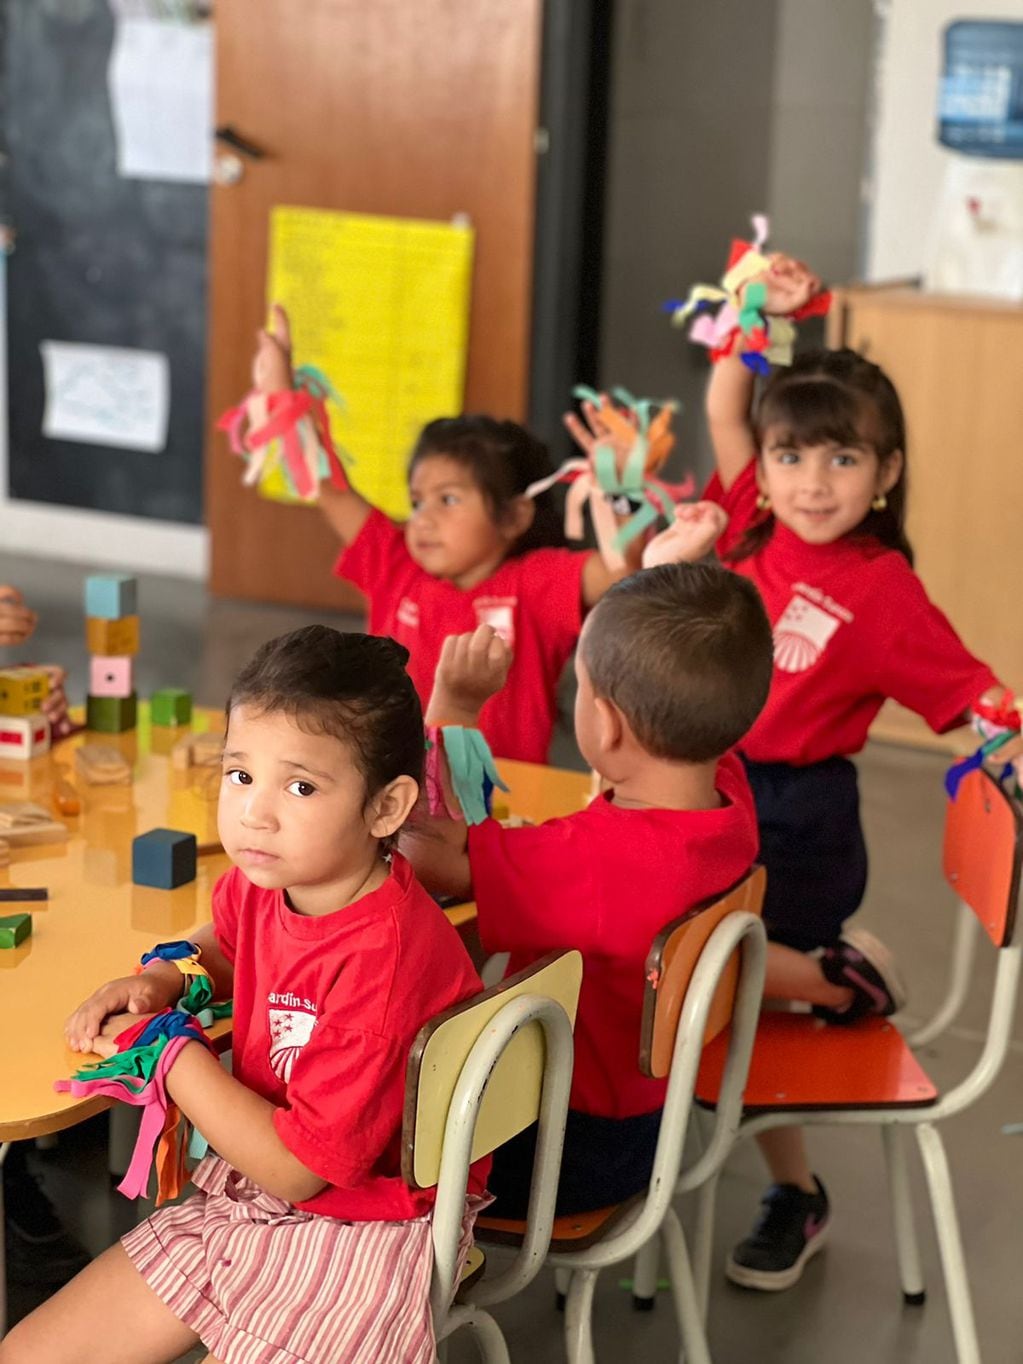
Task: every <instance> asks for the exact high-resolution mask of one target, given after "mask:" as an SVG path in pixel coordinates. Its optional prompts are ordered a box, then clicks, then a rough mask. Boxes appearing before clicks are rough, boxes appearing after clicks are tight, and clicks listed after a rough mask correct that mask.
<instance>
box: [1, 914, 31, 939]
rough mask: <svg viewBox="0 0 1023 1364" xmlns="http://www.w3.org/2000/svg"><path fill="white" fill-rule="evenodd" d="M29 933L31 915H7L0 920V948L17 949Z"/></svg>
mask: <svg viewBox="0 0 1023 1364" xmlns="http://www.w3.org/2000/svg"><path fill="white" fill-rule="evenodd" d="M31 932H32V915H31V914H8V915H6V916H5V917H4V918H2V919H0V947H17V945H18V943H20V942H24V941H25V939H26V938H27V937H28V936H29V934H30V933H31Z"/></svg>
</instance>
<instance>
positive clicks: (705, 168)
mask: <svg viewBox="0 0 1023 1364" xmlns="http://www.w3.org/2000/svg"><path fill="white" fill-rule="evenodd" d="M615 29H616V31H615V35H614V59H613V70H612V87H611V117H610V149H609V158H608V185H607V208H606V217H605V233H606V237H605V256H604V318H603V326H602V346H601V354H600V365H599V375H598V376H587V377H588V378H593V377H597V378H598V379H599V381H600V382H601V383H602V384H612V383H623V384H625V385H626V386H627V387H629V388H631V389H633V391H635V392H638V393H640V394H643V395H653V394H656V395H657V396H669V395H670V396H677V397H680V398H681V399H682V401H683V403H684V404H685V414H684V415H683V417H682V419H681V421H680V422H679V423H678V424H677V429H678V430H679V432H680V444H681V446H682V448H683V455H682V456H681V458H680V459H679V463H680V465H681V464H683V463H684V464H685V465H686V466H687V467H696V468H697V469H698V470H699V471H700V472H701V473H704V472H706V470H707V469H708V467H709V454H708V449H707V442H706V435H705V432H704V429H703V422H702V413H701V406H702V394H703V387H704V383H705V380H706V372H707V361H706V356H705V354H704V353H703V352H701V351H700V350H699V348H697V347H695V346H692V345H691V344H690V343H689V342H688V341H687V340H686V339H685V337H684V335H683V334H682V333H681V332H678V331H673V330H672V329H671V327H670V326H669V325H668V321H667V318H666V317H665V315H664V312H663V311H662V304H663V302H664V301H665V300H667V299H669V298H673V297H679V296H682V295H684V294H685V292H686V290H687V289H688V286H689V285H690V284H691V283H693V282H695V281H698V280H716V279H717V278H718V277H719V276H720V274H721V270H722V267H723V263H724V256H725V253H726V250H727V244H728V241H729V239H730V238H731V237H732V236H738V235H742V234H744V233H746V232H747V231H748V230H749V219H750V214H751V213H753V212H755V211H757V210H764V209H766V210H767V211H768V212H769V213H770V215H771V217H772V240H773V241H774V243H775V244H777V245H779V246H784V247H786V248H787V249H791V250H793V251H795V252H797V253H799V254H802V255H805V256H806V257H807V258H808V259H810V260H812V261H813V262H814V263H815V264H816V265H817V266H818V268H820V269H821V271H822V272H823V273H824V274H825V276H826V277H827V278H829V279H835V280H842V279H848V278H849V277H851V276H852V275H854V274H856V273H857V272H858V268H859V263H860V241H861V236H862V233H861V228H860V219H861V212H862V210H861V203H860V194H861V180H862V166H863V159H864V145H865V135H864V129H865V127H866V124H867V102H868V94H869V85H870V65H871V58H872V49H873V8H872V5H871V3H870V0H841V3H840V4H837V5H823V4H820V3H819V0H762V2H761V3H751V2H750V0H717V3H715V4H713V5H690V4H679V3H678V0H621V3H619V5H618V7H617V11H616V19H615Z"/></svg>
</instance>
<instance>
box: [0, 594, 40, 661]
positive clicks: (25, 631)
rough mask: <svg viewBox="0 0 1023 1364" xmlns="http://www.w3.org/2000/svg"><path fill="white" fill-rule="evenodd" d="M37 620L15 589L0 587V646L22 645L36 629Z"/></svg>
mask: <svg viewBox="0 0 1023 1364" xmlns="http://www.w3.org/2000/svg"><path fill="white" fill-rule="evenodd" d="M37 619H38V617H37V616H36V613H35V612H34V611H30V610H29V608H28V607H27V606H26V605H25V599H24V597H23V596H22V595H21V593H20V592H19V591H18V589H17V588H16V587H11V586H9V585H6V584H5V585H3V586H0V644H2V645H5V646H10V645H14V644H23V643H24V642H25V640H26V639H28V638H29V637H30V636H31V634H32V631H33V630H34V629H35V628H36V621H37Z"/></svg>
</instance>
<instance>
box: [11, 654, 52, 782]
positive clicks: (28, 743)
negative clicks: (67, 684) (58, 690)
mask: <svg viewBox="0 0 1023 1364" xmlns="http://www.w3.org/2000/svg"><path fill="white" fill-rule="evenodd" d="M49 690H50V679H49V678H48V677H47V675H46V673H44V672H43V671H42V670H41V669H39V668H28V667H18V668H4V669H3V670H0V758H18V759H22V760H23V759H26V758H34V757H35V756H36V754H37V753H45V752H46V751H47V750H48V749H49V747H50V722H49V720H47V718H46V716H45V715H44V714H43V713H42V710H41V706H42V704H43V701H44V700H45V699H46V697H47V695H48V694H49Z"/></svg>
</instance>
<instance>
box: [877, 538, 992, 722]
mask: <svg viewBox="0 0 1023 1364" xmlns="http://www.w3.org/2000/svg"><path fill="white" fill-rule="evenodd" d="M879 597H880V599H881V600H884V601H885V602H886V610H885V614H886V616H887V617H888V619H887V621H886V622H885V625H886V627H887V628H885V629H883V630H882V631H881V632H880V647H879V650H878V660H877V669H878V673H879V687H878V690H880V691H881V692H882V693H883V694H884V695H885V696H890V697H892V699H893V700H895V701H898V702H899V703H900V705H903V706H906V707H908V708H909V709H910V710H912V711H915V712H916V713H917V715H920V716H922V717H923V718H924V719H925V720H926V721H927V723H928V724H929V725H930V727H931V729H933V730H934V731H935V732H936V733H938V734H943V733H944V732H945V730H948V729H955V727H956V726H957V725H960V724H963V723H964V721H965V719H966V712H967V711H968V710H969V709H970V707H971V706H972V705H973V703H974V702H975V701H977V700H978V699H979V698H980V697H981V696H982V695H983V693H984V692H986V691H987V690H988V688H989V687H999V686H1001V684H1000V683H999V681H998V678H997V677H996V676H995V674H994V673H993V672H992V671H991V669H990V668H989V667H988V665H987V664H986V663H983V662H981V660H980V659H979V658H975V657H974V656H973V654H971V653H970V651H969V650H968V649H967V648H966V646H965V644H963V642H962V640H961V639H960V638H959V636H958V635H957V634H956V632H955V630H953V628H952V626H951V624H950V623H949V621H948V619H947V618H946V617H945V616H944V615H943V614H942V612H941V611H939V610H938V608H937V607H936V606H935V605H934V603H933V602H932V601H931V600H930V598H929V597H928V596H927V593H926V591H925V590H924V585H923V583H922V582H921V581H920V579H919V578H918V577H917V576H916V574H915V573H914V572H913V571H912V569H910V568H909V566H908V564H906V562H905V560H903V559H899V560H898V561H897V565H896V572H895V576H894V578H893V581H892V584H891V591H889V592H887V593H883V594H879Z"/></svg>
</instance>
